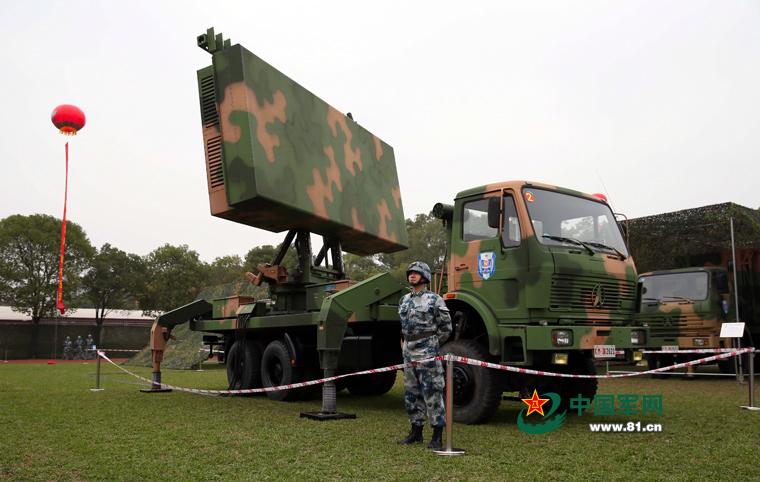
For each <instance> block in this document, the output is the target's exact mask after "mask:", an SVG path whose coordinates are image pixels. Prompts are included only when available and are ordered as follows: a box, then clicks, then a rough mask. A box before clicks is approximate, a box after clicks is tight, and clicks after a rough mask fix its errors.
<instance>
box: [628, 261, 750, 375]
mask: <svg viewBox="0 0 760 482" xmlns="http://www.w3.org/2000/svg"><path fill="white" fill-rule="evenodd" d="M639 283H640V285H641V304H640V308H639V320H640V321H641V322H642V323H645V324H646V325H647V326H649V328H650V336H651V339H650V341H651V344H652V345H653V346H654V347H656V348H658V349H661V350H663V351H672V352H673V353H672V354H670V353H651V354H647V356H646V358H647V363H648V365H649V368H660V367H662V366H668V365H672V364H674V363H679V362H682V361H687V360H690V359H695V358H699V357H700V356H699V355H696V354H678V353H676V352H677V351H678V350H689V349H699V348H728V347H731V340H730V339H725V338H720V329H721V326H722V324H723V323H724V322H733V321H735V318H736V317H735V315H734V310H733V298H732V297H731V292H730V290H729V283H728V273H727V272H726V269H725V268H722V267H703V268H683V269H673V270H663V271H653V272H649V273H644V274H641V275H639ZM732 366H733V360H727V361H726V363H722V364H721V367H724V368H725V369H726V370H728V369H729V368H730V367H732Z"/></svg>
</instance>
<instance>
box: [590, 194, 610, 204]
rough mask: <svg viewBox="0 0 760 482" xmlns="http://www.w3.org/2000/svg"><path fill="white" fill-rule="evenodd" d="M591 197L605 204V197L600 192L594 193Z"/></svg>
mask: <svg viewBox="0 0 760 482" xmlns="http://www.w3.org/2000/svg"><path fill="white" fill-rule="evenodd" d="M592 196H594V197H595V198H599V199H601V200H602V201H604V202H607V196H605V195H604V194H602V193H600V192H595V193H594V194H592Z"/></svg>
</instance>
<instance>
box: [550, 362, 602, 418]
mask: <svg viewBox="0 0 760 482" xmlns="http://www.w3.org/2000/svg"><path fill="white" fill-rule="evenodd" d="M578 355H579V356H577V357H575V358H573V356H572V355H571V356H570V364H569V365H568V367H569V370H568V373H574V374H576V375H596V366H594V360H593V359H592V358H591V357H590V356H586V355H582V354H578ZM562 380H564V384H563V385H562V389H561V390H562V391H560V392H559V395H560V396H561V397H562V405H561V406H560V409H562V410H567V409H568V408H570V399H571V398H574V397H578V396H580V397H583V398H587V399H589V400H593V399H594V396H595V395H596V390H597V388H598V387H599V380H598V379H596V378H563V379H562ZM576 413H577V412H576Z"/></svg>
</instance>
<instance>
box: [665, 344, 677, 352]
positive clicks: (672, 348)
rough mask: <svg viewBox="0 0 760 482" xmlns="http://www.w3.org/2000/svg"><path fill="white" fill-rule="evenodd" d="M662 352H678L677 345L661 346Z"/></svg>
mask: <svg viewBox="0 0 760 482" xmlns="http://www.w3.org/2000/svg"><path fill="white" fill-rule="evenodd" d="M662 351H678V345H662Z"/></svg>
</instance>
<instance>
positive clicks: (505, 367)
mask: <svg viewBox="0 0 760 482" xmlns="http://www.w3.org/2000/svg"><path fill="white" fill-rule="evenodd" d="M754 350H755V349H754V348H740V349H736V350H731V351H730V352H727V353H721V354H718V355H713V356H708V357H705V358H700V359H698V360H691V361H688V362H684V363H678V364H675V365H671V366H667V367H662V368H656V369H654V370H647V371H642V372H633V373H620V374H617V373H616V374H610V373H608V374H605V375H576V374H572V373H556V372H547V371H544V370H533V369H531V368H520V367H513V366H509V365H499V364H498V363H489V362H485V361H481V360H471V359H469V358H467V357H463V356H456V355H446V356H445V357H444V358H445V359H447V360H449V359H450V360H452V361H455V362H459V363H465V364H467V365H474V366H479V367H484V368H493V369H494V370H501V371H507V372H513V373H521V374H524V375H537V376H541V377H559V378H625V377H636V376H639V375H650V374H652V373H661V372H667V371H670V370H677V369H679V368H684V367H688V366H694V365H700V364H702V363H709V362H711V361H715V360H722V359H724V358H731V357H732V356H737V355H741V354H742V353H748V352H753V351H754Z"/></svg>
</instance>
